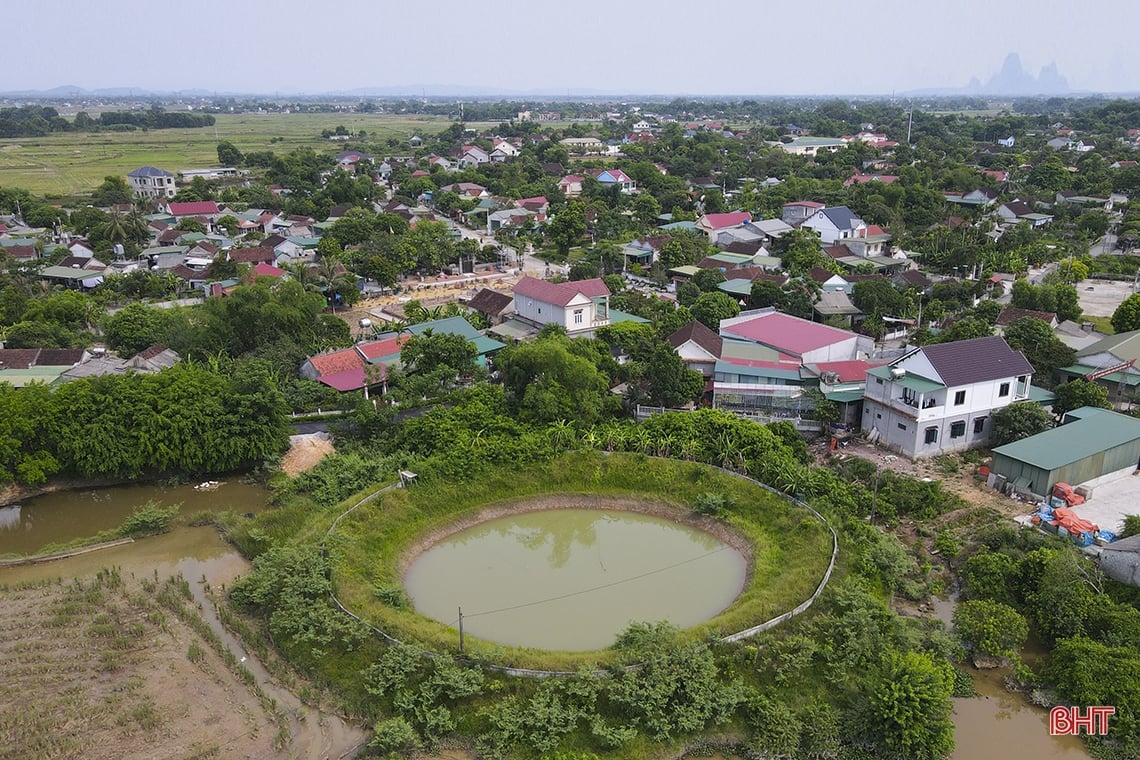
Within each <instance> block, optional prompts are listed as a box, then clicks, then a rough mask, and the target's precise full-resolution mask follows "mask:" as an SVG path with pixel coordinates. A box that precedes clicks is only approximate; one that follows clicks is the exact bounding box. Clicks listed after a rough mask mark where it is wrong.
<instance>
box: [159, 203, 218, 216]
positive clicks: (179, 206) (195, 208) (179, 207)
mask: <svg viewBox="0 0 1140 760" xmlns="http://www.w3.org/2000/svg"><path fill="white" fill-rule="evenodd" d="M170 213H171V214H174V216H198V215H199V214H217V213H218V204H216V203H214V202H213V201H190V202H187V203H171V204H170Z"/></svg>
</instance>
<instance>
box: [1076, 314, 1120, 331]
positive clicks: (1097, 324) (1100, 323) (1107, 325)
mask: <svg viewBox="0 0 1140 760" xmlns="http://www.w3.org/2000/svg"><path fill="white" fill-rule="evenodd" d="M1081 319H1082V320H1083V321H1085V322H1092V323H1093V329H1094V330H1096V331H1097V332H1102V333H1104V334H1105V335H1112V334H1114V333H1115V332H1116V330H1115V329H1113V327H1112V317H1094V316H1092V315H1091V314H1086V315H1084V316H1083V317H1081Z"/></svg>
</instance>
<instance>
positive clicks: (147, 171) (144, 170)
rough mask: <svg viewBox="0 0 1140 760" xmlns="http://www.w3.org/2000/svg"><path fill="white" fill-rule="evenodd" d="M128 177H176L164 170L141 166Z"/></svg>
mask: <svg viewBox="0 0 1140 760" xmlns="http://www.w3.org/2000/svg"><path fill="white" fill-rule="evenodd" d="M127 176H128V177H173V176H174V175H173V174H171V173H170V172H168V171H166V170H164V169H156V168H155V167H153V166H140V167H139V168H137V169H135V170H134V171H133V172H131V173H130V174H128V175H127Z"/></svg>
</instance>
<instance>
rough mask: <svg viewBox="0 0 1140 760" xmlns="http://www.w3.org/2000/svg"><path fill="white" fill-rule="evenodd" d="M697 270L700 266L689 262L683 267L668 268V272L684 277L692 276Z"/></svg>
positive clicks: (699, 269)
mask: <svg viewBox="0 0 1140 760" xmlns="http://www.w3.org/2000/svg"><path fill="white" fill-rule="evenodd" d="M699 271H701V268H700V267H695V266H693V265H691V264H688V265H685V266H683V267H673V268H672V269H670V270H669V274H679V275H682V276H684V277H692V276H693V275H695V274H696V273H697V272H699Z"/></svg>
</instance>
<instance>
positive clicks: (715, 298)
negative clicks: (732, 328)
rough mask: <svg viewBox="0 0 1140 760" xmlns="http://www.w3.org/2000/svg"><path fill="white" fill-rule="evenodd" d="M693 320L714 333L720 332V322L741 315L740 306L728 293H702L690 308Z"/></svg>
mask: <svg viewBox="0 0 1140 760" xmlns="http://www.w3.org/2000/svg"><path fill="white" fill-rule="evenodd" d="M690 311H692V313H693V318H694V319H696V320H697V321H699V322H700V323H701V324H703V325H704V326H705V327H707V328H709V329H710V330H712V331H713V332H719V331H720V321H721V320H722V319H731V318H732V317H735V316H736V315H737V314H739V313H740V305H739V304H738V303H736V299H734V298H733V297H732V296H730V295H729V294H727V293H724V292H721V291H719V290H718V291H716V292H715V293H702V294H701V296H700V298H698V299H697V300H696V301H695V302H694V303H693V305H692V306H691V307H690Z"/></svg>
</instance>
